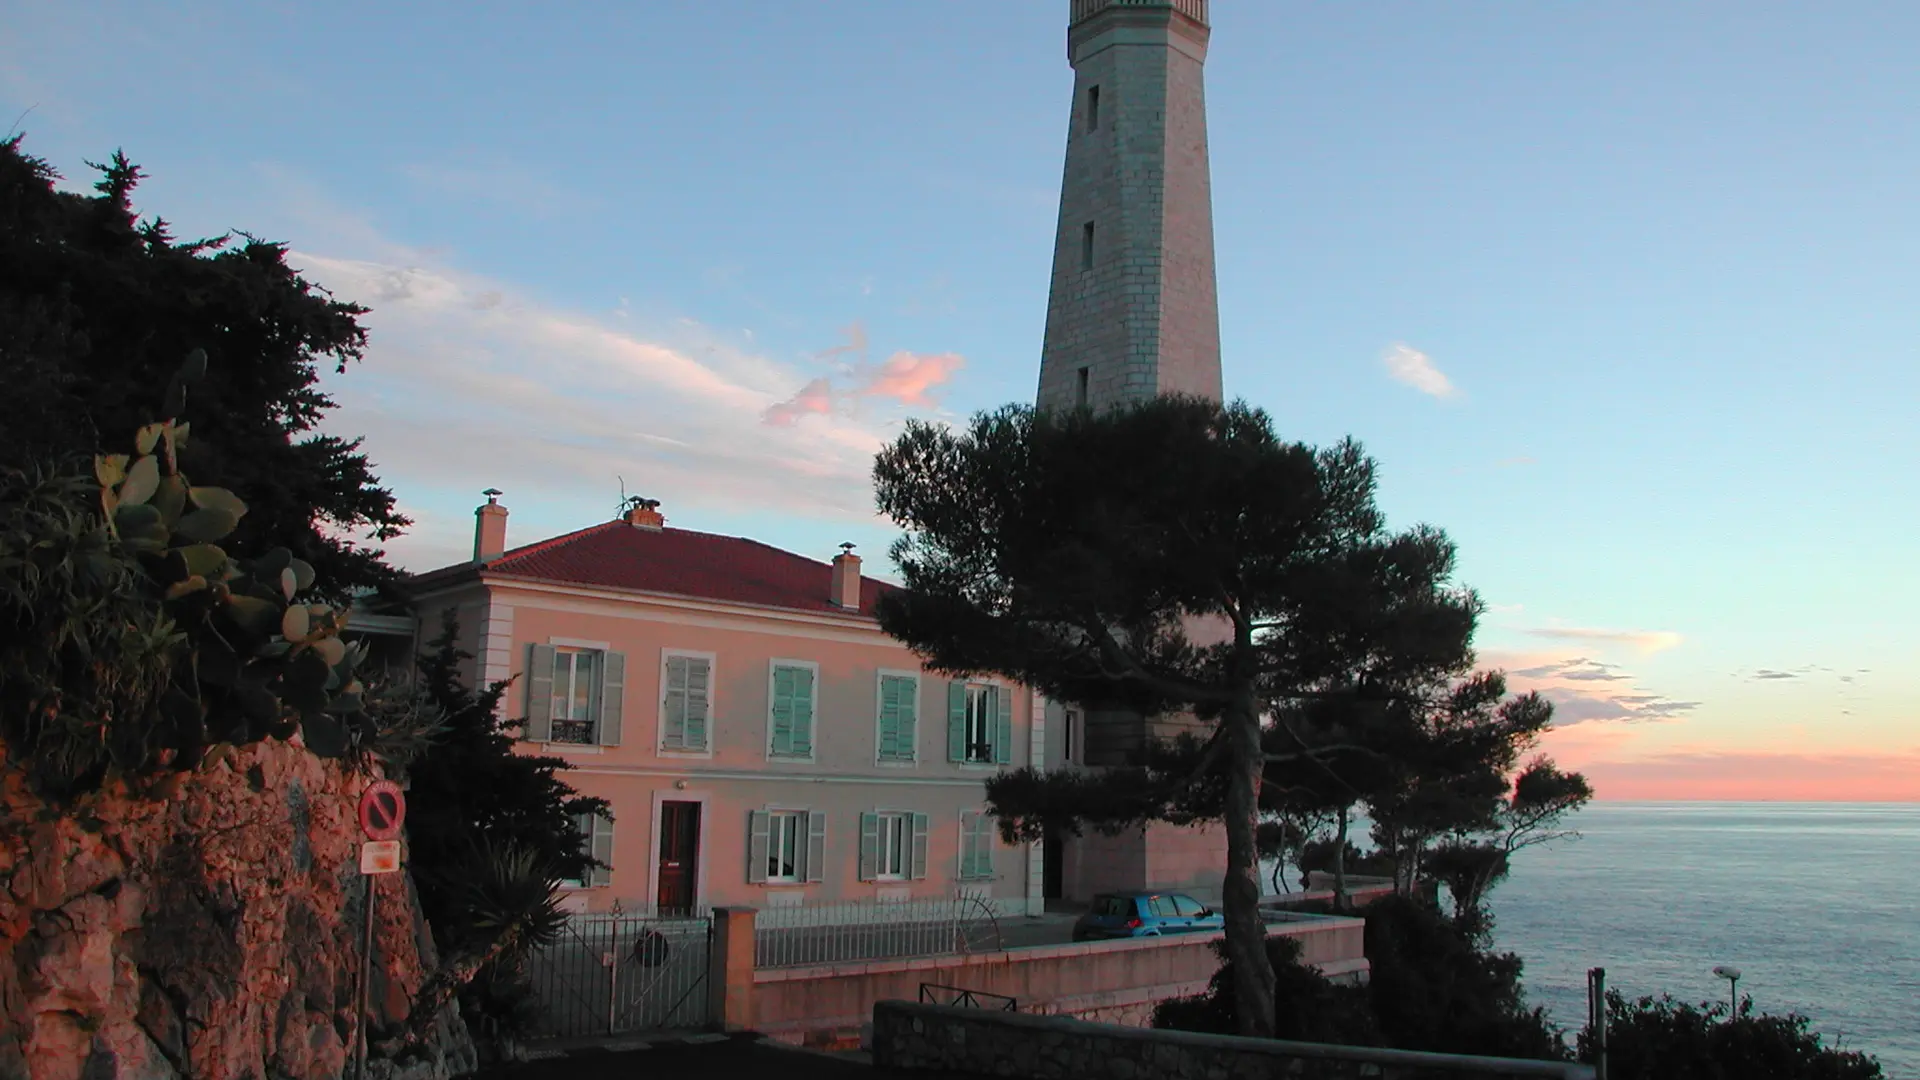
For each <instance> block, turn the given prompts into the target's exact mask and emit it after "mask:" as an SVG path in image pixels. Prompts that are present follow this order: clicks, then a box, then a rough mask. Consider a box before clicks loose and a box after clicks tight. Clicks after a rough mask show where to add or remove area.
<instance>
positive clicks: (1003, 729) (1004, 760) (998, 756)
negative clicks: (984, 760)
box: [993, 686, 1013, 765]
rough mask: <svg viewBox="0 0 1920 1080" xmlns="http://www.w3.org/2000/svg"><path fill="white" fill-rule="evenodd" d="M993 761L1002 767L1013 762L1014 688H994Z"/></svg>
mask: <svg viewBox="0 0 1920 1080" xmlns="http://www.w3.org/2000/svg"><path fill="white" fill-rule="evenodd" d="M993 699H994V706H995V708H994V714H995V715H994V727H993V761H994V762H995V763H997V764H1000V765H1008V764H1011V763H1012V762H1013V688H1012V687H1010V686H996V687H994V694H993Z"/></svg>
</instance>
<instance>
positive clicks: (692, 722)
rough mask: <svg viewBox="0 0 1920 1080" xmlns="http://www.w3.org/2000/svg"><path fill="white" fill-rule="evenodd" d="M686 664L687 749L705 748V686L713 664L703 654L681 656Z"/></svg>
mask: <svg viewBox="0 0 1920 1080" xmlns="http://www.w3.org/2000/svg"><path fill="white" fill-rule="evenodd" d="M681 659H682V661H683V662H684V663H685V665H686V675H687V694H686V716H687V719H686V738H685V740H684V743H685V746H686V748H687V749H688V750H705V749H706V748H707V713H708V700H707V688H708V683H709V682H710V681H711V678H712V674H713V665H712V664H711V663H709V662H708V661H707V658H706V657H704V656H688V657H682V658H681Z"/></svg>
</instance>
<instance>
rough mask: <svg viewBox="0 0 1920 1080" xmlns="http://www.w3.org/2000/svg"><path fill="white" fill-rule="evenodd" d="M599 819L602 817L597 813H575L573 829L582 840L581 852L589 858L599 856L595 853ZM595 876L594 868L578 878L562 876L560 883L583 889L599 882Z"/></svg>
mask: <svg viewBox="0 0 1920 1080" xmlns="http://www.w3.org/2000/svg"><path fill="white" fill-rule="evenodd" d="M599 821H600V817H599V815H597V814H575V815H573V829H574V834H575V835H576V836H577V837H578V838H579V841H580V849H579V850H580V854H582V855H585V856H587V857H589V858H598V857H599V856H598V855H596V854H595V853H594V842H595V841H596V840H597V839H598V837H597V835H596V832H595V828H596V826H597V824H598V823H599ZM593 876H594V875H593V870H591V869H589V870H587V871H586V873H584V874H582V875H581V876H580V877H577V878H561V879H560V884H562V885H564V886H566V887H568V888H572V889H581V888H585V887H586V886H588V885H594V884H599V883H598V882H596V881H594V880H593Z"/></svg>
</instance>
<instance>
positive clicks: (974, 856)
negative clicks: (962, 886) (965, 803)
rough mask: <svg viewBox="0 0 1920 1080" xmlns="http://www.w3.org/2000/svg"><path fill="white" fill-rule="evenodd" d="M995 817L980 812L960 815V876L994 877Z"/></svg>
mask: <svg viewBox="0 0 1920 1080" xmlns="http://www.w3.org/2000/svg"><path fill="white" fill-rule="evenodd" d="M993 843H994V837H993V817H992V816H991V815H989V814H986V813H983V812H981V811H979V810H967V811H963V812H962V813H961V814H960V876H961V877H962V878H968V879H979V878H990V877H992V876H993Z"/></svg>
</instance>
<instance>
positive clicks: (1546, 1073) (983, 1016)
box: [873, 1001, 1593, 1080]
mask: <svg viewBox="0 0 1920 1080" xmlns="http://www.w3.org/2000/svg"><path fill="white" fill-rule="evenodd" d="M873 1063H874V1064H875V1065H878V1066H880V1067H882V1068H890V1069H900V1070H914V1069H925V1070H947V1071H953V1072H964V1073H977V1074H979V1075H982V1076H1018V1077H1031V1078H1034V1080H1054V1078H1059V1080H1148V1078H1152V1080H1217V1078H1222V1077H1231V1078H1233V1080H1240V1078H1243V1077H1248V1078H1250V1077H1263V1076H1286V1077H1290V1078H1292V1080H1359V1078H1362V1077H1365V1078H1368V1080H1506V1078H1520V1077H1538V1078H1551V1080H1592V1077H1593V1068H1592V1067H1591V1066H1587V1065H1573V1064H1567V1063H1563V1062H1557V1061H1523V1060H1519V1059H1516V1058H1483V1057H1464V1056H1460V1055H1455V1054H1424V1053H1417V1052H1414V1051H1409V1050H1378V1049H1373V1048H1370V1047H1359V1046H1332V1045H1328V1044H1325V1043H1301V1042H1287V1041H1283V1040H1279V1039H1243V1038H1237V1037H1234V1036H1229V1035H1196V1034H1194V1033H1192V1032H1185V1031H1153V1030H1144V1029H1141V1028H1130V1027H1118V1026H1115V1025H1111V1024H1091V1023H1086V1022H1084V1021H1079V1020H1070V1019H1066V1018H1064V1017H1057V1016H1023V1015H1020V1014H1018V1013H1004V1012H989V1011H985V1010H981V1009H957V1008H949V1007H946V1006H940V1005H917V1004H910V1003H908V1002H904V1001H884V1002H881V1003H880V1004H878V1005H875V1006H874V1009H873Z"/></svg>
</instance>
